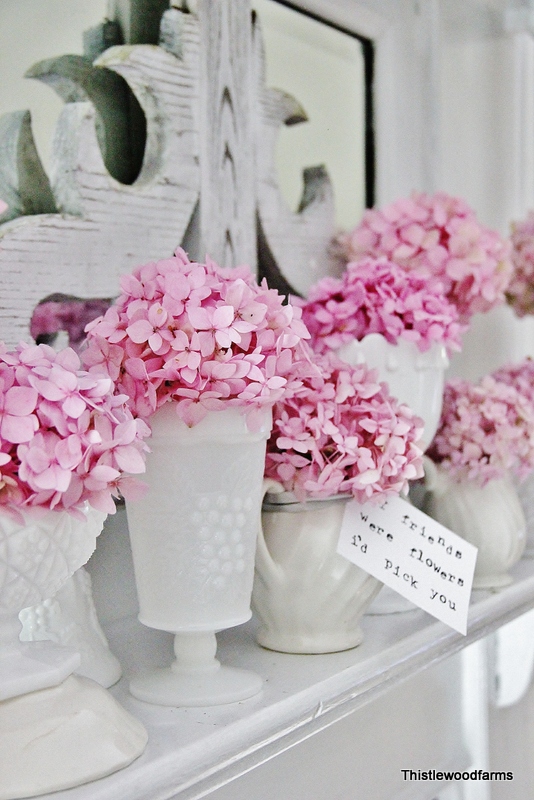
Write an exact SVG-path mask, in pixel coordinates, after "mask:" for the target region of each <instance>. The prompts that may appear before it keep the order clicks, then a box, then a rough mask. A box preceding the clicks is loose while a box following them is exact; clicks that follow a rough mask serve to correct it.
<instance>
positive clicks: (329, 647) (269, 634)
mask: <svg viewBox="0 0 534 800" xmlns="http://www.w3.org/2000/svg"><path fill="white" fill-rule="evenodd" d="M256 641H257V642H258V644H261V646H262V647H265V648H266V649H267V650H274V651H275V652H277V653H295V654H301V655H318V654H321V653H341V652H343V651H344V650H352V649H353V648H354V647H358V645H359V644H361V643H362V641H363V631H362V629H361V628H360V627H359V626H358V627H357V628H356V629H353V630H350V631H346V632H345V634H339V633H338V634H336V633H328V632H325V631H317V632H316V633H315V634H314V633H298V632H295V633H284V632H282V631H277V630H269V628H267V627H262V628H260V629H259V630H258V633H257V634H256Z"/></svg>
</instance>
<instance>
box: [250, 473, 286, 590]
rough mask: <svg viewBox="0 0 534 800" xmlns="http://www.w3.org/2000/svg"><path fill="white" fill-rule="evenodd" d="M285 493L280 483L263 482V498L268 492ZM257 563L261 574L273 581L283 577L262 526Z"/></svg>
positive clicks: (270, 479) (268, 479)
mask: <svg viewBox="0 0 534 800" xmlns="http://www.w3.org/2000/svg"><path fill="white" fill-rule="evenodd" d="M283 491H284V487H283V486H282V484H281V483H278V481H275V480H273V479H272V478H265V479H264V481H263V497H265V495H266V494H267V493H268V492H271V493H272V494H280V493H281V492H283ZM256 562H257V565H258V566H259V567H260V572H261V573H262V574H267V575H268V576H269V577H271V578H272V579H274V580H276V579H279V578H280V576H281V575H282V569H281V567H280V565H279V564H277V563H276V561H274V559H273V557H272V556H271V554H270V552H269V548H268V547H267V542H266V541H265V537H264V535H263V526H262V525H261V524H260V529H259V533H258V542H257V547H256Z"/></svg>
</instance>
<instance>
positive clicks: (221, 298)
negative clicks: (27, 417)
mask: <svg viewBox="0 0 534 800" xmlns="http://www.w3.org/2000/svg"><path fill="white" fill-rule="evenodd" d="M121 288H122V294H121V296H120V297H119V298H118V300H117V302H116V304H115V305H114V306H112V307H111V308H110V309H109V310H108V311H107V312H106V314H105V315H104V316H103V317H101V318H99V319H98V320H95V322H93V323H91V324H90V325H89V326H88V328H87V330H88V346H87V349H86V350H85V351H84V353H83V359H84V363H85V364H86V365H87V366H88V368H89V369H90V370H93V369H97V370H102V369H104V370H106V371H107V372H108V374H109V375H110V376H111V377H112V378H113V380H115V381H116V383H117V389H118V391H120V392H123V393H124V394H126V395H128V398H129V403H130V407H131V409H132V411H133V413H134V414H135V415H137V416H140V417H142V418H145V419H146V418H148V417H150V416H151V414H153V413H154V411H155V410H156V409H157V408H159V407H160V406H161V405H163V403H166V402H167V401H169V400H172V401H174V402H175V403H176V409H177V413H178V414H179V415H180V416H181V418H182V419H183V420H184V421H185V422H186V424H187V425H189V426H192V425H195V424H196V423H197V422H199V421H200V420H201V419H202V418H203V417H204V416H205V414H206V413H207V412H208V411H210V410H218V409H222V408H225V407H228V406H241V407H243V408H246V410H247V414H248V416H249V421H250V420H253V419H254V415H255V413H256V412H257V410H258V409H259V408H261V407H263V406H265V405H272V404H273V403H274V402H276V400H278V399H280V397H281V396H282V395H283V394H284V392H285V391H288V390H289V389H290V388H292V387H293V386H296V385H298V380H297V378H296V372H297V370H296V365H298V363H299V361H300V360H301V359H302V358H303V355H302V351H301V348H302V340H303V339H307V338H309V333H308V331H307V329H306V327H305V326H304V324H303V323H302V321H301V311H300V309H299V308H295V307H293V306H292V305H284V304H283V297H282V296H281V295H279V294H278V292H277V291H275V290H273V289H269V288H268V287H267V284H266V283H265V282H263V283H262V284H261V285H258V284H257V283H256V281H255V279H254V277H253V276H252V273H251V272H250V270H249V269H248V268H244V267H239V268H237V269H234V270H224V269H221V268H220V267H218V266H217V265H216V264H215V263H213V262H212V261H209V260H208V261H207V263H206V264H199V263H195V262H191V261H189V259H188V257H187V255H186V253H185V252H184V251H183V250H182V249H179V250H177V251H176V254H175V255H174V257H172V258H168V259H165V260H162V261H158V262H156V263H150V264H146V265H144V266H142V267H139V268H138V269H136V270H135V272H134V273H133V274H132V275H127V276H124V277H123V278H122V280H121ZM306 359H307V356H306V358H304V361H306Z"/></svg>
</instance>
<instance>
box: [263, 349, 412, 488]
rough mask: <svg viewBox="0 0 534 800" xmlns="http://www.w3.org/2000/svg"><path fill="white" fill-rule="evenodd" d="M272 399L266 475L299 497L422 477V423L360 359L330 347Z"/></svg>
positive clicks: (399, 485)
mask: <svg viewBox="0 0 534 800" xmlns="http://www.w3.org/2000/svg"><path fill="white" fill-rule="evenodd" d="M315 364H316V367H318V369H319V371H318V372H317V371H315V372H311V371H310V374H309V375H308V376H307V377H304V378H303V383H302V386H301V388H300V389H298V390H297V391H296V392H294V393H293V394H291V395H289V396H287V397H285V398H283V399H282V400H280V401H279V402H277V403H276V404H275V406H274V423H273V430H272V434H271V438H270V440H269V442H268V444H267V457H266V466H265V475H266V477H269V478H273V479H274V480H277V481H279V482H280V483H282V484H283V486H284V488H285V489H286V491H289V492H293V494H294V495H295V496H296V497H297V499H299V500H304V499H306V498H307V497H317V498H319V497H330V496H333V495H336V494H348V495H352V496H354V497H355V498H357V499H358V500H359V501H360V502H367V501H373V500H377V499H378V498H380V497H383V496H384V495H391V494H399V493H400V492H402V491H405V490H406V489H407V486H408V483H407V482H408V481H410V480H413V479H416V478H419V477H421V476H422V450H421V447H420V446H419V444H418V442H419V440H420V437H421V434H422V431H423V422H422V420H420V419H419V418H418V417H416V416H415V415H414V414H413V412H412V411H411V409H409V408H408V406H405V405H401V404H400V403H399V402H398V401H397V400H395V399H394V398H393V397H391V395H390V394H389V392H388V389H387V385H386V384H385V383H379V382H378V380H377V373H376V372H375V371H374V370H370V369H369V368H368V367H367V366H366V365H365V364H361V365H359V366H357V367H352V366H350V365H348V364H346V363H345V362H343V361H341V360H340V359H338V358H337V357H336V356H335V355H334V354H333V353H328V354H326V355H322V356H319V357H316V359H315Z"/></svg>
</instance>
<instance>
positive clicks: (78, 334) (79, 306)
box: [30, 294, 112, 353]
mask: <svg viewBox="0 0 534 800" xmlns="http://www.w3.org/2000/svg"><path fill="white" fill-rule="evenodd" d="M111 302H112V301H111V300H108V299H99V298H92V299H89V300H82V299H81V298H79V297H73V296H71V295H61V294H53V295H49V296H48V297H47V298H45V299H44V300H43V301H42V302H41V303H39V305H37V306H36V307H35V310H34V312H33V314H32V318H31V320H30V334H31V336H32V338H33V339H35V341H36V342H37V344H53V341H54V339H55V338H56V336H57V334H58V333H59V332H60V331H65V332H66V333H67V334H68V337H69V347H72V349H73V350H75V351H76V352H77V353H79V352H80V351H81V349H82V347H83V346H84V344H85V328H86V326H87V325H88V324H89V322H92V321H93V320H94V319H96V318H97V317H100V316H101V315H102V314H105V312H106V310H107V309H108V308H109V306H110V305H111Z"/></svg>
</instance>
